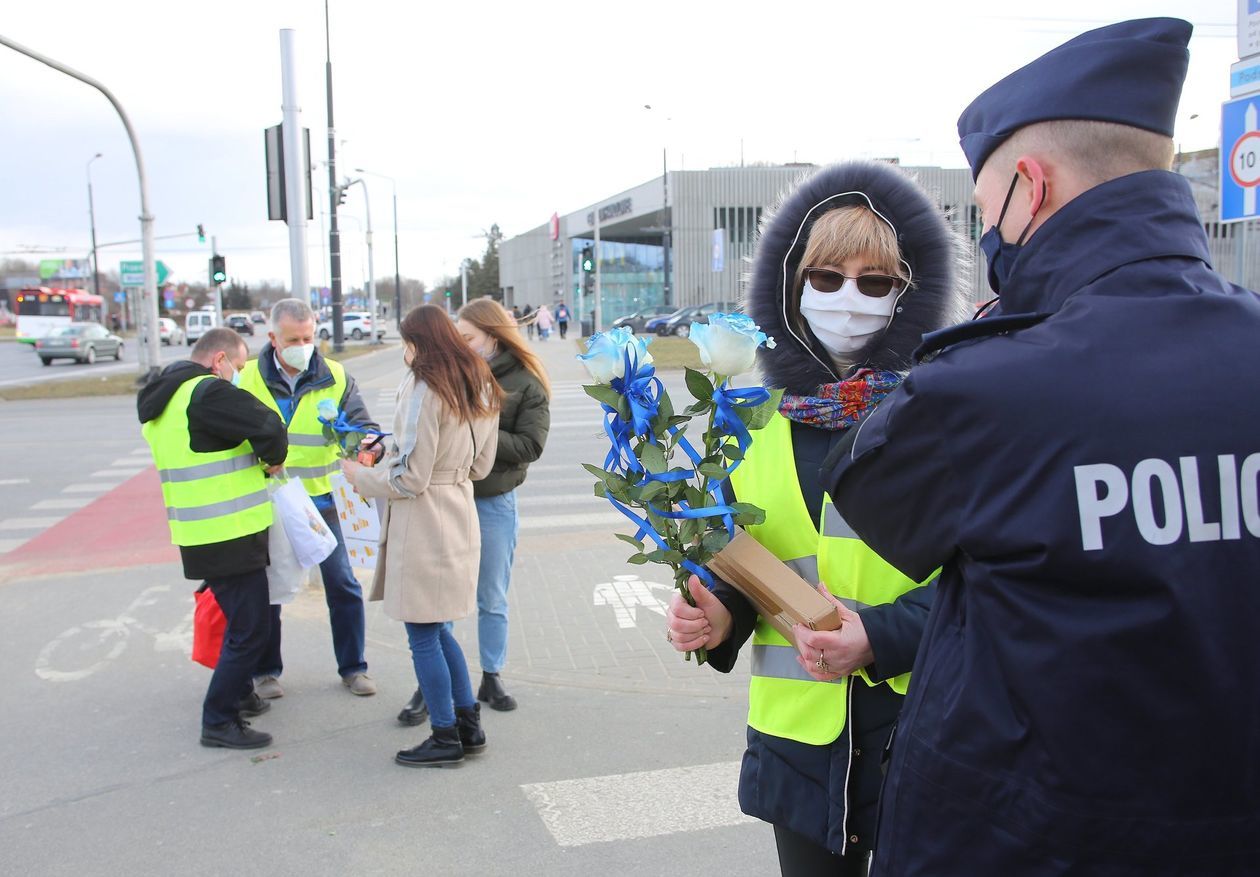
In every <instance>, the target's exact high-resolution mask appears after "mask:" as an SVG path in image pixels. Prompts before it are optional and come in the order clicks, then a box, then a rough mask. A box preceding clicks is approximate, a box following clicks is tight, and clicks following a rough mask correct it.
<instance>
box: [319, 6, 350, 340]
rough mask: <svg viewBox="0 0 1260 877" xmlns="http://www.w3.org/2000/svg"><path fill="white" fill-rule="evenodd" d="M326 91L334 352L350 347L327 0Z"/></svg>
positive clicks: (325, 41) (325, 36)
mask: <svg viewBox="0 0 1260 877" xmlns="http://www.w3.org/2000/svg"><path fill="white" fill-rule="evenodd" d="M324 56H325V62H324V88H325V90H326V91H327V93H328V274H329V277H328V285H329V286H330V287H331V288H332V336H333V352H334V353H340V352H341V351H342V350H343V349H344V348H345V346H346V343H345V342H346V327H345V326H344V325H342V318H343V316H344V314H345V308H344V307H343V306H342V303H341V234H340V233H339V232H338V231H337V194H338V193H337V133H336V128H334V127H333V85H332V37H331V36H330V29H329V26H328V0H324Z"/></svg>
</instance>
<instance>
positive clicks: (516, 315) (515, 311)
mask: <svg viewBox="0 0 1260 877" xmlns="http://www.w3.org/2000/svg"><path fill="white" fill-rule="evenodd" d="M512 319H513V320H516V322H517V325H520V322H521V309H520V307H518V306H517V305H512Z"/></svg>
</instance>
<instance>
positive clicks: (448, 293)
mask: <svg viewBox="0 0 1260 877" xmlns="http://www.w3.org/2000/svg"><path fill="white" fill-rule="evenodd" d="M446 297H447V298H450V297H451V291H450V290H449V289H448V290H446Z"/></svg>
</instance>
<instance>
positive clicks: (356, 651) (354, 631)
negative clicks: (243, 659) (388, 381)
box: [241, 298, 380, 698]
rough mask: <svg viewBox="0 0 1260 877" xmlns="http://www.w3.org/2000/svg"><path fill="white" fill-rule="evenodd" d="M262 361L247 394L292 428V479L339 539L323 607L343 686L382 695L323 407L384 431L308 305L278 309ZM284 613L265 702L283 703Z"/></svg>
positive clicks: (276, 625) (266, 666) (288, 302)
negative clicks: (324, 343) (326, 345)
mask: <svg viewBox="0 0 1260 877" xmlns="http://www.w3.org/2000/svg"><path fill="white" fill-rule="evenodd" d="M268 339H269V340H268V343H267V344H265V345H263V348H262V351H261V352H260V353H259V354H258V358H257V359H256V360H252V361H250V362H249V363H248V364H247V365H246V366H245V368H244V370H243V371H242V373H241V388H242V389H245V390H248V391H249V392H250V393H253V394H254V395H255V396H256V397H258V399H259V400H260V401H262V403H263V404H264V405H266V406H267V407H268V408H270V409H271V410H272V411H275V412H276V413H277V414H279V415H280V416H281V417H282V418H283V419H284V422H285V423H286V424H287V425H288V431H289V456H288V459H287V460H286V461H285V471H286V473H287V474H288V475H290V476H295V477H299V478H301V479H302V483H303V484H304V485H305V486H306V492H307V493H308V494H310V496H311V497H312V499H313V501H314V503H315V507H316V508H318V509H319V513H320V516H321V517H323V519H324V521H325V522H327V524H328V526H329V528H330V529H331V530H332V531H333V534H334V535H336V537H337V549H336V550H335V551H334V552H333V553H332V554H331V555H329V556H328V558H327V559H326V560H324V561H323V562H322V563H321V564H320V565H319V570H320V575H321V577H322V578H323V580H324V599H325V602H327V604H328V617H329V621H330V622H331V625H332V639H333V653H334V654H335V655H336V658H337V672H338V673H339V674H340V675H341V681H342V682H343V683H344V684H345V686H346V687H347V688H349V689H350V691H351V692H352V693H354V694H358V695H363V696H366V695H372V694H376V683H374V682H373V681H372V678H371V677H370V676H368V674H367V669H368V665H367V661H366V660H364V656H363V649H364V641H365V639H366V626H365V616H364V609H363V589H362V588H361V586H360V585H359V581H358V579H356V578H355V576H354V569H353V568H352V567H351V566H350V557H349V556H348V555H347V554H346V542H345V539H344V538H343V537H342V535H341V524H340V522H339V521H338V518H337V509H336V507H335V505H334V504H333V498H332V485H331V484H330V483H329V480H328V476H329V475H330V474H332V473H333V472H336V471H337V470H338V464H337V460H338V446H337V445H336V444H334V443H333V442H332V441H331V440H329V438H328V437H327V436H326V434H325V430H324V424H323V423H322V422H321V421H320V420H319V411H318V407H319V404H320V402H323V401H324V400H328V401H330V402H332V403H333V404H334V405H336V406H337V408H338V410H340V411H341V412H343V413H344V414H345V416H346V419H347V420H349V421H350V422H351V423H356V424H363V425H364V426H366V427H368V428H370V429H373V430H377V431H379V429H380V428H379V427H378V426H377V424H376V421H374V420H372V418H371V417H370V416H369V415H368V411H367V406H365V405H364V404H363V399H362V398H361V397H360V395H359V388H358V385H357V384H356V383H355V381H354V378H352V377H350V376H349V375H348V374H346V370H345V369H344V368H343V367H342V366H341V363H339V362H333V361H332V360H329V359H325V358H324V357H322V356H320V354H319V352H318V351H317V350H315V314H314V312H313V311H312V310H311V308H310V305H308V304H307V303H306V302H304V301H302V300H301V299H296V298H286V299H281V300H280V301H278V302H276V304H275V305H274V306H273V307H272V309H271V331H270V332H269V333H268ZM283 669H284V665H283V662H282V660H281V656H280V606H279V605H276V606H272V607H271V636H270V639H269V641H268V643H267V649H266V652H265V653H264V655H263V658H262V662H261V664H260V665H259V667H258V669H257V671H256V674H255V675H256V685H255V690H256V691H257V693H258V694H260V695H261V696H262V697H264V698H275V697H281V696H283V694H284V692H283V690H282V689H281V688H280V682H279V678H278V677H279V676H280V673H281V671H282V670H283Z"/></svg>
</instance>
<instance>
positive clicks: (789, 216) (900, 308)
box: [744, 161, 965, 394]
mask: <svg viewBox="0 0 1260 877" xmlns="http://www.w3.org/2000/svg"><path fill="white" fill-rule="evenodd" d="M852 204H862V205H865V206H867V207H870V208H872V209H873V210H874V211H875V212H876V213H877V214H879V215H880V216H881V217H883V218H884V219H885V220H886V221H887V222H888V223H889V224H890V225H891V226H892V227H893V230H894V231H895V232H896V234H897V242H898V244H899V245H900V247H901V252H902V258H903V260H904V261H905V262H906V264H907V265H908V266H909V268H910V272H911V284H910V286H909V287H908V288H907V289H906V290H905V291H904V292H903V293H902V294H901V296H900V297H899V298H898V300H897V306H896V309H895V311H894V313H893V318H892V321H891V322H890V323H889V325H888V328H887V329H885V330H884V332H882V333H881V334H879V335H876V336H875V337H874V338H873V339H871V341H870V343H869V344H867V345H866V346H865V347H864V348H862V349H861V350H859V351H857V352H856V353H854V354H853V358H852V361H851V362H850V363H848V364H847V366H848V367H847V368H842V367H841V366H839V365H837V364H836V363H835V362H833V361H832V359H831V357H830V355H829V354H828V353H827V350H826V348H824V347H823V346H822V344H820V343H819V341H818V339H817V338H815V337H814V335H813V333H812V332H810V331H809V329H808V327H807V326H802V327H801V328H800V329H796V328H794V327H793V326H790V325H789V317H788V310H787V306H786V305H787V302H786V301H785V296H786V295H793V296H799V295H800V292H799V290H796V289H794V288H793V283H792V281H793V279H794V278H795V277H796V269H797V266H798V263H799V262H800V259H801V257H802V256H803V255H804V252H805V245H806V242H807V241H808V240H809V232H810V229H811V228H812V227H813V224H814V221H815V220H816V219H817V218H818V217H819V216H821V215H822V214H823V213H825V212H827V210H830V209H833V208H835V207H842V206H847V205H852ZM959 252H960V249H959V246H958V243H957V241H956V238H955V236H954V235H953V233H952V232H951V231H950V230H949V226H948V224H947V223H946V221H945V218H944V216H942V215H941V210H940V208H939V207H937V205H936V204H934V203H933V202H932V199H931V198H930V197H928V195H927V194H926V193H925V192H924V191H923V190H922V189H921V188H920V187H919V185H918V184H917V183H916V182H914V180H913V179H911V178H910V176H909V175H907V174H906V173H905V172H904V171H902V170H900V169H899V168H896V167H894V166H893V165H890V164H886V163H882V162H872V161H850V162H845V163H843V164H836V165H831V166H829V167H826V168H823V169H822V170H820V171H818V172H817V173H816V174H814V175H813V176H811V177H809V178H808V179H806V180H804V181H803V182H802V183H800V185H798V186H797V187H796V189H795V190H794V191H793V192H791V193H790V194H788V195H787V196H786V197H785V198H784V199H783V201H782V202H781V203H780V204H779V206H778V207H777V208H776V209H775V211H774V213H773V215H772V216H770V218H769V219H768V220H766V221H765V223H763V226H762V230H761V236H760V238H759V239H758V241H757V250H756V254H755V255H754V257H753V275H752V282H751V283H750V284H749V286H748V290H747V292H746V294H745V302H744V310H745V312H746V313H747V314H748V315H749V316H750V317H752V318H753V320H754V321H756V323H757V324H758V325H759V326H760V327H761V330H762V331H763V332H765V333H766V334H767V335H770V336H771V337H773V338H774V339H775V342H776V345H777V346H776V347H775V348H774V349H766V348H763V349H761V350H759V351H758V361H757V363H758V366H759V367H760V369H761V373H762V375H763V377H764V379H765V382H766V384H767V386H770V387H782V388H784V389H786V390H787V391H788V392H789V393H798V394H810V393H813V392H814V391H815V390H816V389H817V388H818V386H819V385H821V384H826V383H831V382H833V381H837V380H840V379H841V378H844V377H847V376H848V373H850V372H852V371H853V370H854V369H855V368H857V367H865V368H875V369H884V370H888V371H899V372H905V371H908V370H909V368H910V364H911V358H910V355H911V353H913V352H914V349H915V348H916V347H917V346H918V345H919V341H920V339H921V337H922V336H923V334H924V333H925V332H932V331H934V330H936V329H940V328H942V327H944V326H948V325H950V324H952V323H955V322H958V321H959V320H960V319H963V318H964V317H965V309H964V304H963V298H962V296H961V295H960V294H959V291H958V289H957V284H956V273H957V272H956V268H957V262H958V259H959Z"/></svg>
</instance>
